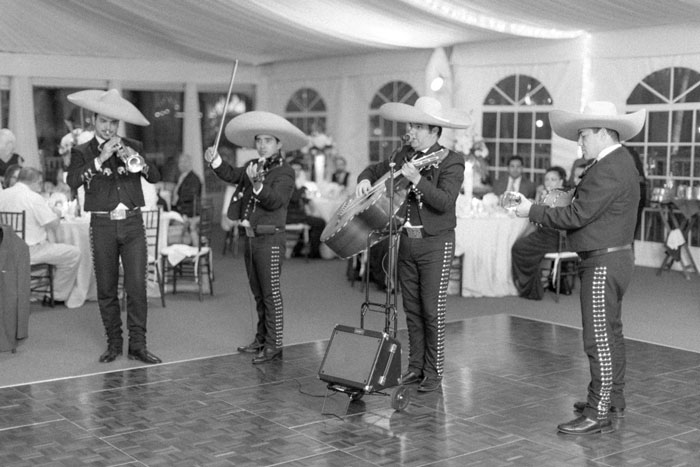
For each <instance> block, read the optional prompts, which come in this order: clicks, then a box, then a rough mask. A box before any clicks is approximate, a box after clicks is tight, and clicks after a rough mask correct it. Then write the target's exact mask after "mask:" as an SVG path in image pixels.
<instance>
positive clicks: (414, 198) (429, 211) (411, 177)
mask: <svg viewBox="0 0 700 467" xmlns="http://www.w3.org/2000/svg"><path fill="white" fill-rule="evenodd" d="M379 113H380V115H381V116H382V117H383V118H386V119H388V120H394V121H398V122H406V123H407V124H408V136H409V141H408V144H407V145H406V146H404V147H403V148H402V149H401V150H400V151H399V152H398V153H397V154H396V155H395V156H394V157H393V160H385V161H383V162H379V163H377V164H374V165H371V166H369V167H368V168H366V169H365V170H364V171H363V172H362V173H360V175H359V176H358V179H357V180H358V184H357V188H356V195H357V196H362V195H364V194H366V193H367V192H368V191H369V190H370V188H371V186H372V184H373V183H374V182H376V181H377V180H378V179H379V178H381V177H382V176H383V175H384V174H386V173H387V172H388V171H389V168H390V163H391V162H395V163H396V170H397V171H400V173H401V175H402V176H403V177H405V179H406V181H408V182H409V189H408V193H407V196H406V200H405V202H404V203H403V204H402V206H401V207H400V208H399V210H398V212H397V217H398V218H399V219H401V220H402V228H401V237H400V241H399V252H398V274H399V282H400V285H401V295H402V297H403V308H404V311H405V313H406V324H407V326H408V348H409V351H408V370H407V371H406V373H404V375H403V376H402V383H403V384H415V383H420V386H419V387H418V391H420V392H430V391H435V390H436V389H438V388H440V387H441V384H442V372H443V363H444V359H445V311H446V305H447V283H448V279H449V268H450V263H451V261H452V256H453V254H454V243H455V232H454V229H455V226H456V225H457V217H456V215H455V203H456V201H457V196H458V195H459V190H460V187H461V186H462V182H463V181H464V158H463V157H462V156H460V155H459V154H457V153H455V152H453V151H448V150H447V149H445V148H443V147H442V146H441V145H440V144H438V139H440V135H441V134H442V128H443V127H447V128H468V127H469V119H468V117H466V116H465V115H463V114H460V113H458V112H457V111H454V110H451V109H443V108H442V105H441V104H440V102H439V101H438V100H436V99H434V98H432V97H421V98H419V99H418V100H417V101H416V103H415V104H414V105H412V106H411V105H407V104H402V103H395V102H390V103H387V104H384V105H382V106H381V107H380V109H379ZM440 151H444V158H442V159H441V160H440V161H439V163H437V164H434V165H427V166H426V167H423V168H422V169H421V170H418V169H417V168H416V165H415V164H414V162H417V161H419V160H420V159H421V158H422V157H425V156H427V155H432V154H435V153H437V152H440ZM419 165H420V164H419Z"/></svg>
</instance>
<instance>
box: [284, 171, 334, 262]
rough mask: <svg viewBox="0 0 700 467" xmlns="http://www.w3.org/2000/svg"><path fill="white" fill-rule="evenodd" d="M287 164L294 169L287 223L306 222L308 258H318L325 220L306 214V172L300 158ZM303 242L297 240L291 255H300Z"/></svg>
mask: <svg viewBox="0 0 700 467" xmlns="http://www.w3.org/2000/svg"><path fill="white" fill-rule="evenodd" d="M289 165H290V166H291V167H292V168H293V169H294V175H295V186H294V192H293V193H292V198H291V199H290V200H289V206H288V207H287V224H307V225H308V226H309V255H308V256H309V258H320V257H321V252H320V247H321V234H322V233H323V229H325V228H326V221H324V220H323V219H321V218H320V217H315V216H310V215H309V214H308V208H307V206H306V205H307V203H308V202H309V200H308V198H307V195H308V193H307V189H306V187H305V186H304V182H306V173H305V172H304V165H303V162H302V161H301V159H293V160H292V161H290V163H289ZM303 246H304V245H303V243H301V242H299V243H297V245H296V246H295V247H294V250H293V251H292V256H300V255H301V249H302V248H303Z"/></svg>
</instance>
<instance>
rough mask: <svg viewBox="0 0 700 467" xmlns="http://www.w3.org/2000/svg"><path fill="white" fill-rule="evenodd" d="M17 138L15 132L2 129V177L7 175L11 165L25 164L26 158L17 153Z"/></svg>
mask: <svg viewBox="0 0 700 467" xmlns="http://www.w3.org/2000/svg"><path fill="white" fill-rule="evenodd" d="M16 142H17V139H16V138H15V134H14V133H12V131H10V130H8V129H7V128H2V129H0V177H4V176H5V171H6V170H7V168H8V167H9V166H11V165H18V166H20V167H22V166H23V165H24V158H22V156H20V155H19V154H17V153H15V144H16Z"/></svg>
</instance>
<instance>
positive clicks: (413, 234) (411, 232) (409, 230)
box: [406, 227, 423, 238]
mask: <svg viewBox="0 0 700 467" xmlns="http://www.w3.org/2000/svg"><path fill="white" fill-rule="evenodd" d="M406 234H407V235H408V238H423V233H422V232H421V229H420V227H419V228H413V227H406Z"/></svg>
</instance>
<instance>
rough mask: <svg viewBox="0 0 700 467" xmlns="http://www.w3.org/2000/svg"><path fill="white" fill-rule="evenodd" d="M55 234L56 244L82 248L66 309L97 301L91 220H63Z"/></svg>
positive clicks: (79, 218)
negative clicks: (91, 245) (91, 244)
mask: <svg viewBox="0 0 700 467" xmlns="http://www.w3.org/2000/svg"><path fill="white" fill-rule="evenodd" d="M54 232H55V239H54V241H55V242H57V243H68V244H69V245H75V246H77V247H78V248H80V262H79V263H78V276H77V277H76V280H75V285H74V286H73V289H72V290H71V292H70V294H69V295H68V298H67V299H66V307H68V308H78V307H80V306H83V303H85V301H86V300H97V285H96V283H95V271H94V269H93V267H92V249H91V248H90V219H89V218H87V217H76V218H71V219H61V223H60V224H59V226H58V227H57V228H56V229H55V231H54Z"/></svg>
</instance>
